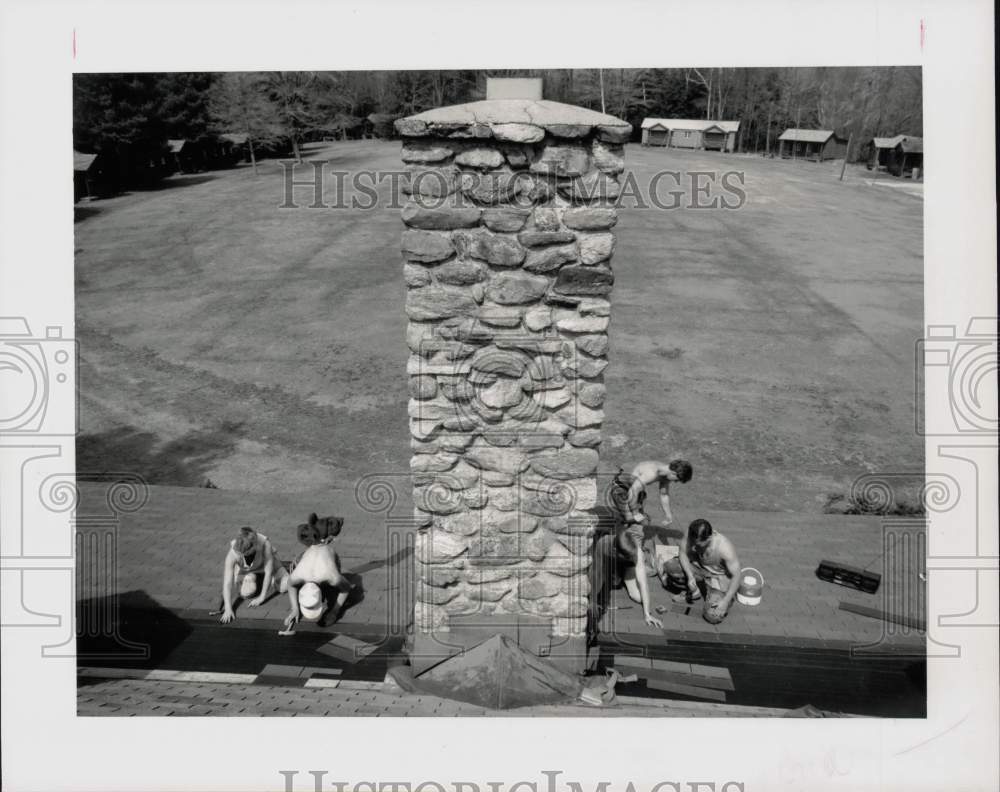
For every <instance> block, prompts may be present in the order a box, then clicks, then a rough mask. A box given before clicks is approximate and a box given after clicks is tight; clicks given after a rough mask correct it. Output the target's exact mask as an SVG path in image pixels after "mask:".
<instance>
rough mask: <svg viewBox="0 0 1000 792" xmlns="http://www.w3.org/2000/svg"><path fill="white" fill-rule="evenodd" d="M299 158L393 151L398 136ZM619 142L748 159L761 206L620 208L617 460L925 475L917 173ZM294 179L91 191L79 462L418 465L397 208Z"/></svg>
mask: <svg viewBox="0 0 1000 792" xmlns="http://www.w3.org/2000/svg"><path fill="white" fill-rule="evenodd" d="M309 155H310V156H312V157H314V158H320V159H327V160H330V161H331V167H333V168H335V169H339V170H356V169H365V170H392V169H396V168H397V167H398V164H399V163H398V155H399V144H398V143H382V142H371V141H363V142H351V143H342V144H330V145H327V146H326V147H325V148H321V149H314V150H312V151H311V152H309ZM626 159H627V162H628V164H629V167H630V168H631V169H632V170H633V171H634V172H635V175H636V178H637V181H638V182H639V183H640V184H646V183H647V182H648V181H649V179H650V177H651V176H652V175H653V173H655V172H656V171H657V170H659V169H673V170H681V171H687V170H714V171H722V170H728V169H735V170H743V171H745V174H746V181H745V189H746V192H747V195H748V203H747V205H746V206H745V207H744V208H743V209H741V210H739V211H721V210H719V211H708V210H696V209H681V210H674V211H661V210H655V209H652V210H639V209H629V210H623V211H622V213H621V220H620V222H619V224H618V227H617V233H618V247H617V251H616V254H615V259H614V267H615V273H616V278H617V282H616V287H615V294H614V297H613V299H614V314H613V320H612V332H611V340H612V345H613V346H612V357H611V360H612V363H611V366H610V367H609V368H608V370H607V372H606V377H607V387H608V399H607V404H606V411H607V419H606V422H605V425H604V434H605V442H604V445H603V446H602V449H601V459H602V467H603V468H604V469H617V467H618V465H620V464H621V465H631V464H633V463H634V462H636V461H638V460H640V459H643V458H649V457H660V456H666V455H668V454H683V455H686V456H687V457H688V458H690V459H691V461H692V462H693V464H694V467H695V479H694V481H693V482H692V483H691V484H690V485H688V486H687V488H685V490H684V491H683V496H682V497H683V498H684V500H685V502H687V503H689V504H692V503H700V504H703V506H704V508H712V509H754V510H764V511H789V510H790V511H819V510H820V509H821V508H822V506H823V503H824V502H825V500H826V496H827V494H828V493H844V492H847V491H848V490H849V488H850V485H851V482H852V481H853V480H854V479H855V478H856V477H857V476H859V475H861V474H864V473H870V472H912V473H919V471H921V470H922V468H923V446H922V442H921V441H920V439H919V438H918V437H917V436H916V435H915V432H914V428H913V427H914V399H913V364H914V344H915V342H916V340H917V339H918V338H920V337H921V329H922V312H923V294H922V270H923V258H922V228H923V225H922V217H923V203H922V200H921V199H920V197H919V196H918V195H914V194H913V193H914V192H919V191H915V190H898V189H885V188H884V187H880V186H872V185H870V184H868V183H866V182H867V181H868V180H870V179H871V174H870V173H868V172H866V171H864V169H853V168H851V169H849V170H848V177H847V180H846V181H845V182H843V183H841V182H838V181H837V179H836V177H837V175H838V173H839V167H840V164H839V163H836V165H834V164H830V163H826V164H823V165H818V164H815V163H803V162H788V161H780V160H763V159H761V158H755V157H743V156H733V155H730V156H726V155H720V154H716V153H701V152H678V151H676V150H670V151H668V150H663V149H648V148H642V147H639V146H630V147H629V150H628V152H627V157H626ZM305 175H306V173H305V172H302V173H300V177H304V176H305ZM882 178H886V177H884V176H883V177H882ZM329 187H330V189H329V191H328V200H329V201H332V200H333V187H334V185H333V182H332V181H331V182H330V183H329ZM282 188H283V184H282V176H281V172H280V170H279V168H278V166H277V164H276V163H273V162H272V163H265V164H264V165H263V167H262V172H261V175H260V176H258V177H256V178H255V177H254V176H253V175H252V174H251V173H250V171H249V169H241V170H237V171H221V172H216V173H210V174H201V175H197V176H186V177H184V176H182V177H175V178H173V179H170V180H168V181H167V182H166V183H165V184H164V186H163V188H162V189H159V190H155V191H149V192H137V193H133V194H131V195H124V196H120V197H118V198H114V199H111V200H106V201H99V202H94V203H91V204H81V205H78V206H77V224H76V264H77V266H76V289H77V338H78V339H79V341H80V359H81V364H80V388H81V393H80V432H81V435H80V438H79V442H78V460H77V465H78V469H79V470H80V471H87V472H100V471H108V470H112V471H134V472H138V473H141V474H143V475H145V476H146V477H147V478H148V479H149V480H150V481H151V482H153V483H158V484H181V485H198V484H200V483H202V482H203V481H204V480H205V478H206V477H207V478H210V479H211V481H212V482H213V483H215V484H216V485H217V486H219V487H221V488H224V489H236V490H254V491H284V492H294V491H318V490H331V489H339V490H347V491H350V490H351V489H353V483H354V481H356V480H357V479H358V478H359V477H360V476H362V475H365V474H367V473H373V472H379V473H388V474H399V475H400V476H401V478H402V477H405V476H406V475H407V474H408V460H409V446H408V428H407V419H406V399H407V393H406V378H405V376H404V369H405V361H406V357H407V349H406V345H405V342H404V326H405V315H404V312H403V298H404V286H403V280H402V277H401V273H400V256H399V236H400V231H401V223H400V220H399V212H398V210H397V209H391V208H380V209H376V210H373V211H369V212H358V211H347V210H336V209H325V210H324V209H306V208H300V209H297V210H292V209H278V208H277V207H278V205H279V204H280V203H281V201H282ZM388 193H389V185H388V183H386V184H384V185H383V186H382V188H381V189H380V195H381V197H382V198H383V199H387V198H388ZM297 196H298V200H299V201H300V203H301V204H302V205H303V206H305V205H308V203H310V202H311V191H310V190H309V189H308V188H307V189H301V190H300V191H299V192H298V193H297Z"/></svg>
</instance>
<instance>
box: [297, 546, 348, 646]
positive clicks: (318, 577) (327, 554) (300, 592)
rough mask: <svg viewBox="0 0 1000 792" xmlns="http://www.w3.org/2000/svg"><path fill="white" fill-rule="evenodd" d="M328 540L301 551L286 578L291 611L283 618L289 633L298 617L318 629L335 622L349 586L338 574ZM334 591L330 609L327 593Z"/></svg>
mask: <svg viewBox="0 0 1000 792" xmlns="http://www.w3.org/2000/svg"><path fill="white" fill-rule="evenodd" d="M331 542H332V537H331V538H330V539H327V540H325V541H322V542H321V543H319V544H313V545H310V546H308V547H307V548H306V549H305V550H303V551H302V555H301V556H299V559H298V561H296V563H295V565H294V567H293V568H292V572H291V574H290V575H289V579H288V602H289V605H290V606H291V612H290V613H289V614H288V616H286V617H285V628H286V630H292V629H293V628H294V627H295V624H296V623H297V622H298V621H299V619H300V618H305V619H308V620H309V621H315V622H319V624H320V626H325V624H327V623H330V622H333V621H336V620H337V617H338V616H339V615H340V610H341V608H343V607H344V603H345V602H346V601H347V597H348V595H349V594H350V593H351V589H352V588H353V586H352V585H351V583H349V582H348V580H347V578H345V577H344V576H343V574H341V572H340V559H339V558H338V557H337V554H336V553H335V552H334V551H333V545H332V544H331ZM330 590H336V591H337V598H336V601H335V602H334V604H333V606H332V607H331V606H329V604H328V602H327V600H328V593H329V592H330Z"/></svg>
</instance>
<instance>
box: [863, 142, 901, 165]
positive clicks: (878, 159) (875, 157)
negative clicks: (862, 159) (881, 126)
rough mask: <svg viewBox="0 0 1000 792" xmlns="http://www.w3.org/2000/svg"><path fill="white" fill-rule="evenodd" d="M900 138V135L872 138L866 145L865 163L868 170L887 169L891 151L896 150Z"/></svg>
mask: <svg viewBox="0 0 1000 792" xmlns="http://www.w3.org/2000/svg"><path fill="white" fill-rule="evenodd" d="M902 137H903V136H902V135H896V136H894V137H873V138H872V139H871V142H870V143H869V144H868V161H867V163H866V165H867V167H868V170H879V169H881V168H887V167H888V166H889V160H890V159H891V158H892V156H893V154H892V152H893V149H895V148H896V144H897V143H899V141H900V140H901V139H902Z"/></svg>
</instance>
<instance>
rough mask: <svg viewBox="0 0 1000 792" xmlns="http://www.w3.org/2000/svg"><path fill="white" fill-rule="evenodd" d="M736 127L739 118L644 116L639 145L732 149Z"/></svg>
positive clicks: (704, 149) (737, 127)
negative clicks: (704, 118)
mask: <svg viewBox="0 0 1000 792" xmlns="http://www.w3.org/2000/svg"><path fill="white" fill-rule="evenodd" d="M739 129H740V122H739V121H711V120H698V119H690V118H647V119H645V120H644V121H643V122H642V145H644V146H669V147H671V148H686V149H698V150H701V151H735V150H736V133H737V132H739Z"/></svg>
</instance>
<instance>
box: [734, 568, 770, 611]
mask: <svg viewBox="0 0 1000 792" xmlns="http://www.w3.org/2000/svg"><path fill="white" fill-rule="evenodd" d="M749 572H756V573H757V574H756V575H751V574H748V573H749ZM763 596H764V576H763V575H762V574H761V573H760V570H759V569H756V568H755V567H746V568H745V569H743V571H742V572H740V587H739V588H738V589H737V590H736V599H737V601H738V602H739V603H740V604H741V605H759V604H760V601H761V598H762V597H763Z"/></svg>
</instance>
